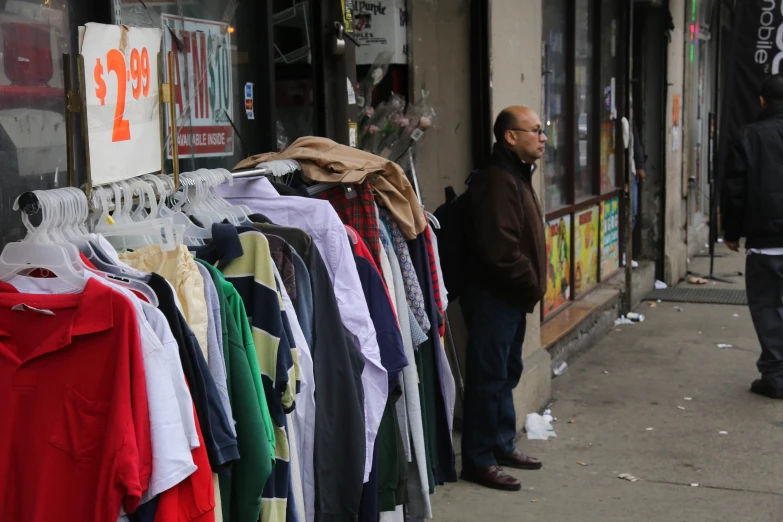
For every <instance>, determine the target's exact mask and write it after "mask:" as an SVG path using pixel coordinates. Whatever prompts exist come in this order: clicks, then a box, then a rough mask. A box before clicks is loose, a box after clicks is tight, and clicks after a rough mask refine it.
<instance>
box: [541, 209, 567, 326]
mask: <svg viewBox="0 0 783 522" xmlns="http://www.w3.org/2000/svg"><path fill="white" fill-rule="evenodd" d="M570 257H571V216H564V217H562V218H559V219H555V220H552V221H550V222H549V223H547V226H546V259H547V272H546V273H547V278H546V279H547V281H546V294H545V295H544V316H546V315H547V314H549V313H551V312H553V311H554V310H557V309H558V308H560V307H561V306H563V305H564V304H566V303H567V302H568V300H569V299H570V297H571V259H570Z"/></svg>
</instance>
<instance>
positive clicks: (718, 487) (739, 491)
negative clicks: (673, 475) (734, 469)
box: [644, 479, 783, 497]
mask: <svg viewBox="0 0 783 522" xmlns="http://www.w3.org/2000/svg"><path fill="white" fill-rule="evenodd" d="M644 481H645V482H650V483H652V484H665V485H668V486H682V487H687V488H692V487H693V486H692V485H691V483H685V482H672V481H670V480H649V479H645V480H644ZM699 487H700V488H704V489H716V490H719V491H733V492H736V493H757V494H760V495H772V496H775V497H783V493H778V492H775V491H761V490H758V489H744V488H730V487H726V486H709V485H707V484H699Z"/></svg>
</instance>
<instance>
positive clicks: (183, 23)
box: [114, 0, 252, 172]
mask: <svg viewBox="0 0 783 522" xmlns="http://www.w3.org/2000/svg"><path fill="white" fill-rule="evenodd" d="M120 6H121V7H120V9H119V12H118V13H117V14H116V15H115V19H114V22H115V23H122V24H125V25H129V26H133V27H157V28H160V29H163V43H162V49H161V50H162V51H163V52H164V53H167V52H169V51H172V52H173V53H174V86H175V99H176V114H177V116H176V118H177V145H178V154H179V160H180V169H181V170H183V171H190V170H197V169H200V168H219V167H223V168H231V167H233V166H234V165H236V164H237V163H238V162H239V161H240V160H241V159H243V158H244V157H245V156H246V151H245V150H244V147H243V143H242V139H243V138H245V139H247V138H248V137H249V135H250V134H251V132H252V131H251V130H250V127H251V126H252V122H250V121H248V118H247V117H246V116H245V114H244V110H241V109H243V108H244V105H245V100H244V92H245V89H244V88H243V81H242V80H241V79H240V70H243V71H245V70H246V69H247V65H248V64H247V56H248V52H247V51H248V50H247V49H245V48H242V47H241V46H240V45H239V44H238V36H239V35H238V33H239V32H240V31H243V30H245V31H246V30H249V29H248V28H246V27H244V26H242V27H237V2H235V1H233V0H207V1H201V2H185V1H182V0H178V1H176V2H167V3H161V2H145V3H144V4H142V3H140V2H120ZM164 56H165V54H164ZM163 63H165V60H163ZM164 69H165V68H164ZM163 78H164V80H166V81H168V71H164V75H163ZM165 125H166V127H165V133H166V158H167V161H166V167H165V168H166V170H167V171H168V172H171V171H172V170H173V167H172V164H171V157H172V150H171V133H170V131H169V125H170V123H169V113H168V111H166V112H165ZM235 129H238V131H239V133H237V131H236V130H235Z"/></svg>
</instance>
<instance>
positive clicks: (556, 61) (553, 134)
mask: <svg viewBox="0 0 783 522" xmlns="http://www.w3.org/2000/svg"><path fill="white" fill-rule="evenodd" d="M566 4H567V2H566V0H548V1H546V2H544V51H543V52H544V56H543V59H544V69H545V71H546V73H545V75H544V102H543V103H544V111H543V113H544V114H543V120H544V125H545V126H546V131H547V138H548V141H547V143H546V154H545V155H544V169H543V170H544V178H545V186H546V189H545V196H544V200H545V204H546V209H547V212H551V211H553V210H556V209H558V208H561V207H563V206H565V205H566V204H567V203H568V199H567V197H568V191H567V188H568V186H567V183H568V167H569V165H568V147H569V144H568V139H569V138H568V134H567V132H566V128H567V121H566V118H567V114H568V113H567V110H568V104H567V103H565V102H566V97H567V96H568V94H567V93H568V91H567V83H566V72H567V65H566V64H567V60H566V42H567V41H568V39H567V22H566V17H565V16H563V13H565V12H566Z"/></svg>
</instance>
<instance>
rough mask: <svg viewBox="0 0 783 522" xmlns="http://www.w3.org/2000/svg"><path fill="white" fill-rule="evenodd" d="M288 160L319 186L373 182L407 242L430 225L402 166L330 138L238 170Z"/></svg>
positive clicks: (256, 159) (250, 161)
mask: <svg viewBox="0 0 783 522" xmlns="http://www.w3.org/2000/svg"><path fill="white" fill-rule="evenodd" d="M284 159H288V160H296V161H298V162H299V164H300V165H301V166H302V175H303V176H304V177H305V178H307V179H309V180H311V181H315V182H319V183H361V182H362V181H364V180H365V179H369V182H370V185H371V186H372V188H373V191H374V192H375V194H376V196H377V197H378V199H379V200H380V201H379V203H380V204H381V205H383V206H384V207H386V208H387V209H389V212H391V213H392V215H393V216H394V218H395V219H396V220H397V222H398V223H399V225H400V229H401V230H402V232H403V234H405V238H406V239H414V238H415V237H416V236H418V235H419V234H421V233H422V232H423V231H424V228H425V227H426V226H427V220H426V219H425V217H424V212H422V210H421V206H420V205H419V201H418V199H417V198H416V193H415V192H414V190H413V187H412V186H411V184H410V182H409V181H408V178H407V177H405V172H404V171H403V170H402V168H401V167H400V166H399V165H397V164H396V163H394V162H392V161H389V160H387V159H384V158H381V157H380V156H376V155H375V154H371V153H369V152H365V151H362V150H359V149H354V148H352V147H348V146H346V145H340V144H338V143H335V142H334V141H332V140H329V139H326V138H317V137H313V136H305V137H304V138H299V139H298V140H296V141H295V142H293V143H292V144H291V145H290V146H289V147H288V148H287V149H285V150H284V151H282V152H268V153H265V154H256V155H255V156H251V157H249V158H247V159H245V160H242V161H241V162H239V164H237V166H236V167H234V170H237V169H245V168H250V167H255V166H256V165H258V164H259V163H264V162H267V161H273V160H284Z"/></svg>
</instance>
